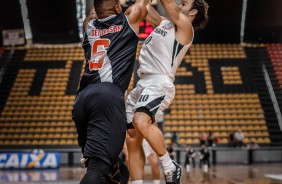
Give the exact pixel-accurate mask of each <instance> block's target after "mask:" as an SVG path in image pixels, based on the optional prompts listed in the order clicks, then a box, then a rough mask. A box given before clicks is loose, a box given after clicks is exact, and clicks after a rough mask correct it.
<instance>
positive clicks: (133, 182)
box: [131, 180, 143, 184]
mask: <svg viewBox="0 0 282 184" xmlns="http://www.w3.org/2000/svg"><path fill="white" fill-rule="evenodd" d="M131 184H143V180H135V181H131Z"/></svg>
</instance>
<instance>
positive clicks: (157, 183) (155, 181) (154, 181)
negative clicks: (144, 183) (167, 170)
mask: <svg viewBox="0 0 282 184" xmlns="http://www.w3.org/2000/svg"><path fill="white" fill-rule="evenodd" d="M153 184H161V180H153Z"/></svg>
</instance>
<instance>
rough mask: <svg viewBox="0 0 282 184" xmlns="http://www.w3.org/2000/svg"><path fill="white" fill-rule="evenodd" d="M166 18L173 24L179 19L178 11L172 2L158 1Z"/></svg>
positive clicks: (171, 0) (168, 0)
mask: <svg viewBox="0 0 282 184" xmlns="http://www.w3.org/2000/svg"><path fill="white" fill-rule="evenodd" d="M160 1H161V4H162V5H163V7H164V10H165V12H166V14H167V16H168V17H169V18H170V19H171V20H172V21H173V22H174V23H175V22H176V21H177V20H178V19H179V14H180V10H179V8H178V6H177V4H176V2H175V1H174V0H160Z"/></svg>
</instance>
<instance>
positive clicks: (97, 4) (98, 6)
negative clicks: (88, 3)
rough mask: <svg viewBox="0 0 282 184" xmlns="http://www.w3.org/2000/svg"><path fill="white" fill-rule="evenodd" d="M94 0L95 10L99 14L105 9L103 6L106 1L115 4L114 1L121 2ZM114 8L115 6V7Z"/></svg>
mask: <svg viewBox="0 0 282 184" xmlns="http://www.w3.org/2000/svg"><path fill="white" fill-rule="evenodd" d="M93 1H94V8H95V12H96V13H97V14H99V13H101V12H103V11H104V8H102V7H103V5H104V4H105V3H110V2H112V3H113V4H114V3H118V2H119V0H93ZM113 8H114V7H113Z"/></svg>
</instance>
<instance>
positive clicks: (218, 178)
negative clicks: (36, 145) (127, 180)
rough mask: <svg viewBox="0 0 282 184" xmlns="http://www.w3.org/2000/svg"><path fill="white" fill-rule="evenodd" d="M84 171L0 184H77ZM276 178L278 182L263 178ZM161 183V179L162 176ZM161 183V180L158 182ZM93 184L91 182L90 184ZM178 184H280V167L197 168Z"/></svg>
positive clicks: (2, 178)
mask: <svg viewBox="0 0 282 184" xmlns="http://www.w3.org/2000/svg"><path fill="white" fill-rule="evenodd" d="M84 172H85V170H84V169H82V168H78V167H73V168H66V167H63V168H61V169H59V170H41V171H34V170H30V171H3V170H2V171H0V183H1V184H12V183H13V184H39V183H41V184H45V183H46V184H78V183H79V180H80V178H81V177H82V176H83V174H84ZM268 175H270V176H274V177H280V178H281V180H278V179H271V178H268V177H266V176H268ZM150 178H151V176H150V168H149V166H146V168H145V180H144V184H153V183H152V180H151V179H150ZM162 180H163V177H162ZM162 183H164V181H163V182H162ZM93 184H95V182H93ZM182 184H282V164H271V165H270V164H268V165H253V166H246V165H235V166H234V165H233V166H231V165H230V166H226V165H219V166H216V167H211V168H210V169H209V171H208V172H203V171H202V170H201V169H199V168H195V169H192V170H191V172H189V173H185V171H184V174H183V176H182Z"/></svg>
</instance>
